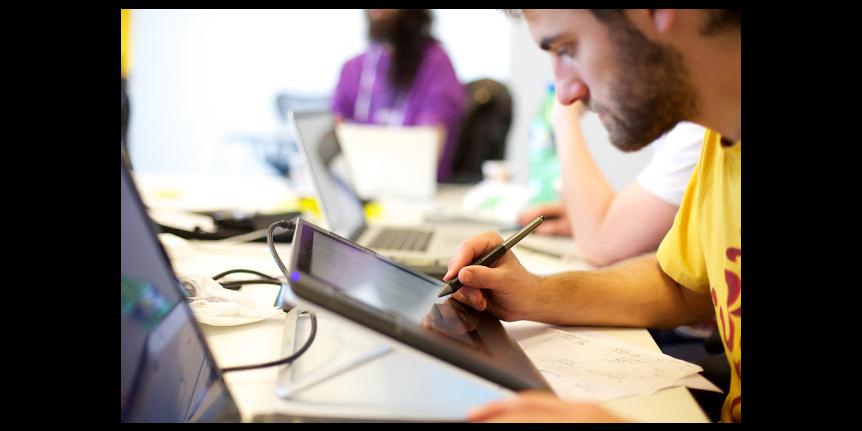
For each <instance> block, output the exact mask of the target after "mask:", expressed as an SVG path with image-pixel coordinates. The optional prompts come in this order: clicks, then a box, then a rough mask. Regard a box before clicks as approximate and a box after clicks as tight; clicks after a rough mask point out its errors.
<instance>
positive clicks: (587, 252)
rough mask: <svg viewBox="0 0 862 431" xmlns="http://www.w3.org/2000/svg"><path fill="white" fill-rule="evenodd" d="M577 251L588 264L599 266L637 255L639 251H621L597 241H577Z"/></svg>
mask: <svg viewBox="0 0 862 431" xmlns="http://www.w3.org/2000/svg"><path fill="white" fill-rule="evenodd" d="M578 251H579V252H580V255H581V258H583V259H584V260H585V261H586V262H587V263H589V264H590V265H592V266H594V267H597V268H601V267H603V266H608V265H612V264H615V263H617V262H620V261H622V260H625V259H627V258H630V257H633V256H636V255H638V254H639V253H621V252H620V250H618V249H614V248H613V247H608V246H607V245H606V244H601V243H600V242H598V241H584V242H583V243H582V242H580V241H579V242H578Z"/></svg>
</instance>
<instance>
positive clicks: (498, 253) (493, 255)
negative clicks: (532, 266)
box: [437, 216, 545, 298]
mask: <svg viewBox="0 0 862 431" xmlns="http://www.w3.org/2000/svg"><path fill="white" fill-rule="evenodd" d="M543 221H545V216H538V217H536V218H534V219H533V221H531V222H530V223H527V225H526V226H524V227H523V228H522V229H521V230H519V231H517V232H515V234H514V235H512V236H510V237H509V238H508V239H506V240H505V241H503V243H502V244H500V245H498V246H497V247H495V248H494V249H493V250H491V252H490V253H488V254H486V255H484V256H482V257H480V258H479V259H476V260H475V261H473V263H471V264H470V265H482V266H491V265H493V264H494V262H496V261H497V259H499V258H500V257H502V256H503V255H504V254H506V252H507V251H509V249H510V248H512V247H514V246H515V244H517V243H518V242H519V241H521V240H522V239H524V237H525V236H527V235H529V234H530V232H532V231H534V230H536V228H537V227H539V225H540V224H542V222H543ZM460 288H461V280H459V279H458V278H457V277H456V278H455V279H454V280H450V281H449V282H448V283H446V285H445V286H443V289H440V293H438V294H437V297H438V298H440V297H442V296H446V295H450V294H452V293H455V292H457V291H458V289H460Z"/></svg>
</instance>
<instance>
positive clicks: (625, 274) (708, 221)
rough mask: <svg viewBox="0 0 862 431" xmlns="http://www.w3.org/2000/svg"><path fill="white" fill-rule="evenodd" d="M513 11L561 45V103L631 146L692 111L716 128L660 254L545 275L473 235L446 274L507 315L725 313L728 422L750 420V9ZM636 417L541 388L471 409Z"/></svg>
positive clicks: (544, 40)
mask: <svg viewBox="0 0 862 431" xmlns="http://www.w3.org/2000/svg"><path fill="white" fill-rule="evenodd" d="M509 13H510V14H512V15H515V16H523V17H524V18H526V21H527V24H528V26H529V29H530V34H531V36H532V37H533V39H534V40H535V41H536V42H537V44H538V45H539V46H540V47H541V48H542V49H543V50H545V51H547V52H548V53H549V54H550V55H551V62H552V63H551V64H552V67H553V70H554V75H555V78H556V89H557V98H558V99H559V101H560V103H562V104H563V105H570V104H572V103H575V102H577V101H582V102H583V103H584V104H585V105H586V106H587V107H588V108H589V109H591V110H593V111H595V112H597V113H598V115H599V118H600V119H601V121H602V123H603V124H604V125H605V127H606V128H607V129H608V136H609V138H610V141H611V143H612V144H613V145H614V146H616V147H617V148H619V149H621V150H623V151H636V150H639V149H641V148H643V147H645V146H646V145H648V144H649V143H650V142H652V141H654V140H656V139H657V138H658V137H660V136H661V135H662V134H664V133H666V132H668V131H669V130H671V129H672V128H673V127H674V126H675V125H676V124H677V123H679V122H681V121H691V122H694V123H698V124H701V125H703V126H705V127H706V128H708V129H711V130H712V131H708V132H707V133H706V134H705V138H704V145H703V148H702V150H701V156H700V159H699V160H698V164H697V166H696V167H695V170H694V173H693V174H692V177H691V182H690V184H689V185H688V188H687V190H686V194H685V196H684V197H683V202H682V205H681V207H680V209H679V212H678V213H677V216H676V218H675V219H674V225H673V227H672V228H671V230H670V231H669V232H668V234H667V235H666V237H665V238H664V239H663V241H662V243H661V245H660V246H659V249H658V252H657V253H650V254H646V255H643V256H639V257H635V258H631V259H628V260H626V261H623V262H620V263H618V264H616V265H613V266H610V267H606V268H601V269H597V270H593V271H573V272H566V273H560V274H551V275H545V276H538V275H534V274H531V273H529V272H528V271H527V270H525V269H524V267H523V266H521V264H520V262H518V259H517V258H516V257H515V255H514V254H513V253H511V252H508V253H506V254H505V255H503V256H502V257H501V258H500V259H499V260H498V261H497V262H496V263H495V264H494V267H493V268H487V267H483V266H473V265H469V263H470V262H472V261H473V260H474V259H475V258H477V257H479V256H481V255H484V254H485V253H487V252H488V251H490V250H491V249H492V248H494V247H496V246H497V245H499V244H500V243H501V242H502V238H501V237H500V235H499V234H497V233H495V232H487V233H485V234H482V235H479V236H477V237H474V238H471V239H469V240H467V241H465V242H464V243H463V244H461V246H459V248H458V249H457V250H456V252H455V255H454V257H453V258H452V260H451V261H450V263H449V271H448V273H447V274H446V276H445V277H444V279H446V280H449V279H452V278H454V277H455V276H457V277H458V278H459V279H460V280H461V282H462V283H463V285H464V287H462V288H461V289H460V290H458V292H456V293H455V294H454V295H453V297H454V298H455V299H457V300H458V301H461V302H463V303H465V304H468V305H470V306H472V307H474V308H476V309H478V310H488V311H490V312H491V313H493V314H495V315H496V316H498V317H499V318H501V319H503V320H510V321H511V320H535V321H540V322H547V323H553V324H559V325H587V326H598V325H609V326H631V327H650V328H673V327H676V326H679V325H690V324H695V323H701V322H704V321H708V320H710V319H711V318H712V317H713V316H715V318H716V319H717V322H718V326H719V327H720V332H721V335H722V338H723V341H724V347H725V353H726V354H727V360H728V363H729V364H730V368H731V370H732V372H731V374H732V376H731V386H730V390H729V392H728V396H727V399H726V401H725V404H724V408H723V411H722V413H721V419H722V420H723V421H741V420H742V401H741V400H742V398H741V387H742V352H741V346H740V340H741V333H742V306H741V305H742V294H741V287H742V283H741V269H740V267H741V262H742V260H741V259H742V258H741V238H742V236H741V230H740V217H741V212H740V211H741V209H740V184H741V182H740V173H741V148H742V144H741V139H742V132H741V130H742V120H741V111H742V109H741V93H742V90H741V88H742V87H741V13H740V11H738V10H695V9H684V10H675V9H641V10H629V9H626V10H608V9H592V10H586V9H569V10H544V9H542V10H540V9H527V10H523V11H520V10H518V11H509ZM631 217H632V218H635V217H638V214H637V213H632V214H631ZM468 265H469V266H468ZM625 419H626V418H620V417H617V416H616V415H614V414H612V413H610V412H609V411H607V410H605V409H604V408H602V407H600V406H597V405H593V404H582V403H570V402H565V401H562V400H560V399H558V398H556V397H554V396H553V395H551V394H547V393H541V392H526V393H522V394H519V396H518V397H516V398H512V399H508V400H504V401H501V402H496V403H491V404H489V405H486V406H483V407H480V408H478V409H476V410H474V411H472V412H471V414H470V420H472V421H506V422H510V421H518V422H520V421H559V422H575V421H589V422H610V421H620V420H625Z"/></svg>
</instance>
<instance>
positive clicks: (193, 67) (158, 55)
mask: <svg viewBox="0 0 862 431" xmlns="http://www.w3.org/2000/svg"><path fill="white" fill-rule="evenodd" d="M434 14H435V23H434V31H435V34H436V35H437V36H438V37H439V38H440V40H441V42H442V43H443V45H444V47H445V48H446V49H447V50H448V51H449V54H450V56H451V58H452V61H453V65H454V67H455V70H456V72H457V74H458V76H459V78H460V79H461V81H462V82H469V81H470V80H474V79H478V78H484V77H490V78H494V79H498V80H502V81H506V80H507V79H508V77H509V57H510V53H511V50H510V47H509V45H508V41H509V37H508V34H509V27H510V26H511V24H510V22H509V21H508V19H507V18H506V17H505V16H504V15H503V14H502V13H499V12H497V11H494V10H435V11H434ZM365 34H366V22H365V18H364V15H363V12H362V11H361V10H358V9H349V10H135V11H134V12H133V14H132V56H133V69H132V71H131V75H130V78H129V96H130V100H131V103H132V110H131V112H132V116H131V119H130V125H129V146H130V153H131V157H132V161H133V163H134V165H135V168H136V169H138V170H141V171H145V172H146V171H158V172H174V173H181V172H197V173H219V174H243V173H250V172H272V171H271V170H270V168H269V167H268V166H266V165H265V163H263V162H262V161H261V159H262V154H261V153H260V151H261V150H260V149H258V152H257V153H256V152H255V151H254V150H253V149H252V147H251V146H250V145H248V144H246V143H242V142H239V141H237V140H231V139H230V136H231V134H237V133H246V134H252V135H260V136H272V134H273V133H274V131H275V129H276V128H277V125H278V121H277V115H276V111H275V107H274V106H275V105H274V97H275V94H276V93H277V92H279V91H290V92H293V93H300V94H306V95H309V96H320V97H328V96H329V95H330V94H331V93H332V91H333V90H334V88H335V85H336V83H337V79H338V73H339V71H340V70H341V65H342V64H343V63H344V61H345V60H347V59H348V58H350V57H352V56H355V55H357V54H359V53H360V52H361V51H362V49H363V48H364V46H365V45H366V37H365Z"/></svg>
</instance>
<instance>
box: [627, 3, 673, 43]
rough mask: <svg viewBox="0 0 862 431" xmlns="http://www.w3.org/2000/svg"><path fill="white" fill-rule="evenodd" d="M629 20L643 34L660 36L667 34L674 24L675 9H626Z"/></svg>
mask: <svg viewBox="0 0 862 431" xmlns="http://www.w3.org/2000/svg"><path fill="white" fill-rule="evenodd" d="M625 13H626V16H627V17H628V19H629V21H630V22H631V23H632V24H634V26H635V27H637V29H638V30H640V32H641V33H643V34H644V35H647V36H649V35H652V36H653V37H660V36H663V35H667V34H668V33H669V32H670V29H671V27H673V25H674V24H676V20H677V19H678V18H677V17H678V15H679V14H678V13H677V10H676V9H627V10H626V11H625Z"/></svg>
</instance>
